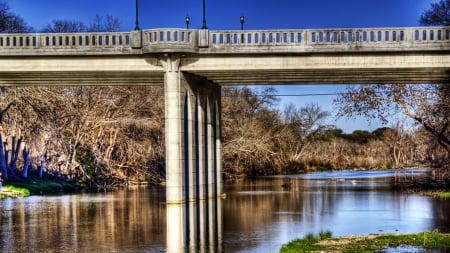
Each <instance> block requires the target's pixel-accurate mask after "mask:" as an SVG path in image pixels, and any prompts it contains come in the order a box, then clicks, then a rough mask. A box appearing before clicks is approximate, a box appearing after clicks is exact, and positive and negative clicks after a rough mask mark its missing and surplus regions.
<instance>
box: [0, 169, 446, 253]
mask: <svg viewBox="0 0 450 253" xmlns="http://www.w3.org/2000/svg"><path fill="white" fill-rule="evenodd" d="M392 180H393V179H392V178H387V177H386V178H385V177H373V178H355V177H353V178H350V179H329V178H321V179H302V178H299V177H296V176H293V177H292V176H290V177H276V178H263V179H258V180H247V181H237V182H232V183H228V184H226V185H225V188H224V190H225V192H226V193H227V198H226V199H223V200H222V199H219V200H217V201H216V200H205V201H200V202H195V203H188V204H186V205H166V204H165V188H164V187H151V188H148V187H134V188H130V189H127V190H123V191H118V192H114V193H101V194H80V195H66V196H34V197H28V198H22V199H6V200H1V201H0V252H89V251H92V252H182V251H187V252H252V253H253V252H264V253H265V252H278V250H279V249H280V247H281V245H282V244H283V243H287V242H288V241H290V240H292V239H294V238H298V237H302V236H304V235H306V234H307V233H317V232H319V231H321V230H327V229H329V230H331V231H332V232H333V234H334V235H337V236H339V235H352V234H371V233H391V232H392V233H395V232H399V233H411V232H421V231H426V230H433V229H439V230H440V231H442V232H447V233H448V232H450V200H443V199H434V198H430V197H426V196H420V195H414V194H404V193H401V192H397V191H393V190H391V188H390V185H391V183H392ZM283 184H288V185H289V187H285V188H283V187H282V185H283ZM222 221H223V222H222Z"/></svg>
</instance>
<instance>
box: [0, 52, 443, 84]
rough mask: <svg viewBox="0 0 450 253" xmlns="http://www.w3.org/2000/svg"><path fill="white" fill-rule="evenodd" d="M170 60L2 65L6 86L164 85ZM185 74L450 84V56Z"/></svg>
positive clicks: (215, 62) (355, 57) (376, 57)
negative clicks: (166, 66)
mask: <svg viewBox="0 0 450 253" xmlns="http://www.w3.org/2000/svg"><path fill="white" fill-rule="evenodd" d="M165 57H166V56H164V55H146V56H145V57H136V56H134V58H124V57H114V56H109V57H102V58H100V59H95V58H90V57H64V58H62V59H61V58H54V57H53V58H32V57H24V58H21V59H17V58H14V59H11V58H6V59H4V58H3V59H1V58H0V85H1V86H17V85H164V73H165V72H164V68H163V66H162V65H161V63H160V59H162V58H165ZM177 57H179V58H180V66H179V68H180V70H181V71H182V72H184V73H189V74H193V75H196V76H199V77H202V78H204V79H207V80H209V81H211V82H214V83H216V84H219V85H246V84H320V83H322V84H352V83H354V84H367V83H448V82H449V80H450V68H449V66H450V55H448V54H447V55H446V54H443V53H442V52H441V53H440V54H435V53H420V54H418V53H415V54H411V53H398V54H392V53H390V54H382V53H378V54H316V55H309V54H298V55H281V56H266V57H257V56H252V55H237V56H229V55H209V56H208V55H207V56H202V57H199V56H198V55H195V56H184V55H177Z"/></svg>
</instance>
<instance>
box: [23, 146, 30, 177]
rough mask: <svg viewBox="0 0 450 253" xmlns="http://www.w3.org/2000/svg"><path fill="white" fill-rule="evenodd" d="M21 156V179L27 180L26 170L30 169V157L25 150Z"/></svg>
mask: <svg viewBox="0 0 450 253" xmlns="http://www.w3.org/2000/svg"><path fill="white" fill-rule="evenodd" d="M22 154H23V169H22V177H23V178H28V171H29V170H28V168H29V167H30V155H29V152H28V150H27V149H26V148H24V149H23V151H22Z"/></svg>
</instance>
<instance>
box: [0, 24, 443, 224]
mask: <svg viewBox="0 0 450 253" xmlns="http://www.w3.org/2000/svg"><path fill="white" fill-rule="evenodd" d="M449 80H450V27H410V28H371V29H332V30H330V29H320V30H274V31H268V30H267V31H211V30H187V29H157V30H144V31H133V32H126V33H76V34H71V33H66V34H2V35H0V85H1V86H20V85H164V87H165V101H166V105H165V108H166V112H165V118H166V153H167V155H166V162H167V201H168V203H187V202H192V201H196V200H202V199H207V198H212V197H217V196H220V195H222V194H223V190H222V180H221V171H222V167H221V140H220V139H221V124H220V114H221V111H220V104H221V101H220V94H221V93H220V90H221V85H239V84H301V83H318V84H319V83H327V84H328V83H334V84H338V83H358V84H361V83H449ZM191 215H192V214H191Z"/></svg>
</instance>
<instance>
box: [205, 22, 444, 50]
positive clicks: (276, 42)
mask: <svg viewBox="0 0 450 253" xmlns="http://www.w3.org/2000/svg"><path fill="white" fill-rule="evenodd" d="M209 40H210V49H211V50H212V51H217V52H225V51H230V52H234V53H235V52H253V51H256V52H257V51H259V50H266V51H267V50H270V51H283V50H289V52H296V51H299V52H310V51H311V50H314V51H342V50H343V49H344V50H345V49H347V50H357V51H361V50H376V49H389V48H391V49H395V50H398V47H399V46H402V49H403V50H408V46H409V47H410V49H411V50H416V49H417V47H418V46H420V47H421V48H423V49H424V50H434V49H441V48H442V46H443V45H444V47H445V46H446V48H447V49H449V48H450V27H412V28H364V29H314V30H311V29H307V30H281V31H266V30H261V31H211V32H210V37H209Z"/></svg>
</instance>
